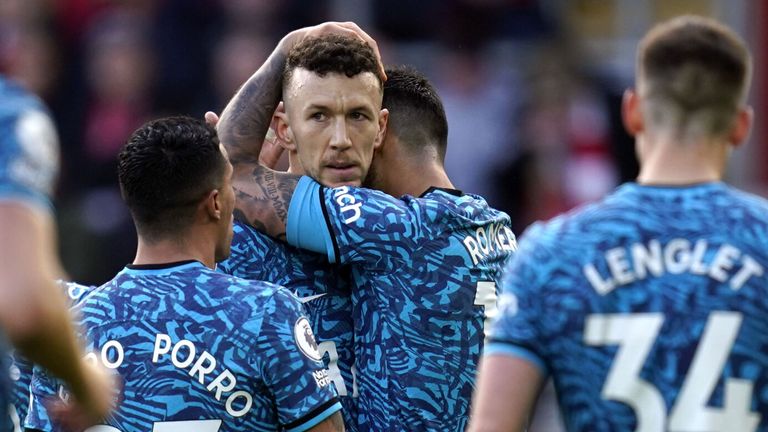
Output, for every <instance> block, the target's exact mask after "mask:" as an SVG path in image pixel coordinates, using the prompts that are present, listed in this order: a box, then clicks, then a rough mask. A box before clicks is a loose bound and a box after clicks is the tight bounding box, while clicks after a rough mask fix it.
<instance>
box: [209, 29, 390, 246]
mask: <svg viewBox="0 0 768 432" xmlns="http://www.w3.org/2000/svg"><path fill="white" fill-rule="evenodd" d="M326 34H340V35H344V36H347V37H351V38H355V39H359V40H362V41H363V42H365V43H367V44H368V45H370V46H371V47H372V48H373V49H374V51H375V53H376V56H377V59H379V55H378V49H377V48H376V43H375V41H373V39H372V38H370V36H368V35H367V34H366V33H365V32H363V31H362V30H361V29H360V28H359V27H357V25H355V24H354V23H349V22H347V23H336V22H329V23H323V24H320V25H317V26H314V27H307V28H303V29H299V30H295V31H293V32H291V33H289V34H288V35H286V36H285V37H284V38H283V39H282V40H281V41H280V42H279V43H278V45H277V47H276V48H275V50H274V51H273V52H272V54H271V55H270V56H269V58H268V59H267V61H266V62H265V63H264V64H263V65H262V67H261V68H259V70H258V71H257V72H256V73H255V74H254V75H253V76H251V78H249V79H248V81H246V83H245V84H244V85H243V86H242V87H241V88H240V90H239V91H238V92H237V94H236V95H235V96H234V98H233V99H232V100H231V101H230V102H229V104H227V107H226V108H225V109H224V112H223V113H222V115H221V119H220V121H219V123H218V126H217V128H218V132H219V137H220V139H221V142H222V144H224V147H225V148H226V150H227V152H228V155H229V158H230V161H231V162H232V165H233V167H234V177H233V180H234V185H235V188H236V190H237V210H238V214H237V216H238V218H240V219H243V220H245V221H247V222H248V223H250V224H252V225H253V226H255V227H256V228H258V229H260V230H262V231H264V232H266V233H267V234H270V235H272V236H274V237H277V238H283V237H284V235H285V222H286V220H287V210H288V205H289V203H290V199H291V196H292V194H293V190H294V188H295V187H296V182H297V181H298V177H299V176H297V175H291V174H287V173H281V172H277V171H273V170H270V169H268V168H266V167H263V166H262V165H260V163H259V153H260V151H261V145H262V143H263V141H264V138H265V136H266V133H267V130H268V129H269V125H270V122H271V121H272V116H273V113H274V112H275V108H276V107H277V105H278V103H279V102H280V99H281V95H282V90H283V79H282V78H283V69H284V67H285V62H286V59H287V56H288V53H289V52H290V50H291V49H292V48H293V47H294V46H296V45H297V44H299V43H301V42H302V41H304V40H306V39H308V38H313V37H318V36H321V35H326ZM379 67H380V71H379V72H380V73H381V74H382V75H383V66H381V62H380V60H379Z"/></svg>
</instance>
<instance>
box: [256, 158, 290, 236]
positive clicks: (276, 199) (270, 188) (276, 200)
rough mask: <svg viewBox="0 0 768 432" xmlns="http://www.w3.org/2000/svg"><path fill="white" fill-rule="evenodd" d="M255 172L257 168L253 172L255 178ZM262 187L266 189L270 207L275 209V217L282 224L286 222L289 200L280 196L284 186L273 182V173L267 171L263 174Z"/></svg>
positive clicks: (275, 181) (282, 195)
mask: <svg viewBox="0 0 768 432" xmlns="http://www.w3.org/2000/svg"><path fill="white" fill-rule="evenodd" d="M256 171H258V168H257V169H255V170H254V173H253V176H254V177H256V176H257V173H256ZM264 187H265V188H266V192H267V196H268V197H269V199H270V200H271V201H272V206H273V207H274V208H275V214H277V217H278V218H280V220H282V221H283V222H284V223H285V222H288V205H289V204H290V200H289V199H288V200H287V199H286V198H287V197H286V196H285V195H284V194H282V192H284V186H283V185H281V184H279V183H278V182H277V180H275V172H274V171H267V172H265V173H264ZM280 189H283V190H280Z"/></svg>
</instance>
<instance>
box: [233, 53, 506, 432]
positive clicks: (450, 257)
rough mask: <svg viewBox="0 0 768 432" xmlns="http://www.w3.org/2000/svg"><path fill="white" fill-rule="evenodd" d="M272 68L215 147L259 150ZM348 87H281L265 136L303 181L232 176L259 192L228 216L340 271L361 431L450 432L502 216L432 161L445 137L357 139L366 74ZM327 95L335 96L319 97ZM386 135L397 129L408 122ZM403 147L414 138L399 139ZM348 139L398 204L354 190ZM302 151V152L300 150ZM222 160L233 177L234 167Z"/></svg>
mask: <svg viewBox="0 0 768 432" xmlns="http://www.w3.org/2000/svg"><path fill="white" fill-rule="evenodd" d="M275 63H277V61H275ZM275 69H277V67H276V65H275V64H274V63H273V64H270V63H269V62H268V63H267V64H265V66H262V68H261V69H259V71H258V72H257V73H256V74H255V75H254V76H253V77H252V78H251V79H250V80H249V81H248V82H247V83H246V84H245V85H244V86H243V87H242V89H241V90H240V92H239V93H238V94H237V95H236V96H235V98H234V99H233V100H232V101H231V102H230V104H229V105H228V106H227V109H226V110H225V111H224V113H223V114H222V119H221V122H220V123H219V130H220V131H221V133H222V137H223V138H222V143H223V144H224V145H225V146H226V147H227V148H228V149H229V148H232V149H233V150H232V151H233V152H247V153H250V154H252V155H257V154H258V150H259V146H258V144H260V143H261V142H262V140H263V138H264V132H266V129H267V126H268V125H269V120H270V119H271V110H273V109H274V107H276V106H277V102H278V100H279V95H280V93H279V91H280V86H279V85H280V84H281V83H280V75H278V74H276V73H275V72H274V71H275ZM397 75H398V77H397V78H396V81H395V82H397V81H400V80H402V81H403V82H408V81H409V80H416V82H419V83H420V86H421V87H422V90H424V89H427V90H431V91H427V93H428V94H430V95H435V94H436V93H435V92H434V91H433V89H431V87H428V86H426V85H425V84H424V83H423V82H421V81H419V80H422V81H424V79H423V77H419V76H415V75H413V74H411V76H410V77H409V76H408V75H407V74H406V73H401V72H397ZM297 77H299V78H298V79H297ZM349 79H350V78H349V77H346V76H345V75H342V74H338V73H337V74H327V75H326V76H320V75H318V74H313V73H311V72H309V71H306V70H302V69H299V70H298V71H295V72H294V73H293V75H292V78H291V82H288V83H286V82H282V91H283V94H284V102H285V113H278V116H279V120H280V121H279V122H278V127H277V134H278V136H279V137H280V138H281V139H282V140H283V141H285V142H286V146H287V147H288V148H289V150H294V151H297V152H298V156H299V158H300V159H301V161H302V164H303V165H304V169H305V170H306V172H307V174H308V175H309V176H304V177H300V178H299V177H298V176H295V175H291V174H290V173H288V174H286V173H275V172H272V171H270V170H268V169H266V168H264V167H260V166H256V165H257V164H256V163H254V164H251V165H246V166H243V167H242V173H243V176H242V177H240V178H239V179H238V180H236V182H235V183H236V187H237V188H240V187H242V188H243V189H244V190H247V191H267V193H266V194H265V193H264V192H260V193H259V194H253V193H248V194H247V195H246V194H238V202H237V206H238V208H240V209H243V213H242V216H243V217H245V218H247V219H246V220H247V221H248V222H249V223H251V224H252V225H253V226H255V227H257V228H258V229H261V230H264V231H265V232H267V233H268V234H270V235H272V236H274V237H282V236H286V238H287V241H288V243H289V244H292V245H295V246H299V247H301V248H304V249H307V250H310V251H314V252H317V253H322V254H324V255H325V256H326V259H328V260H329V261H330V262H337V263H342V264H350V269H351V271H352V275H353V278H354V281H355V284H354V287H353V290H352V302H353V318H354V324H355V365H356V367H357V370H358V372H359V373H358V375H357V385H358V388H359V395H360V397H359V399H358V405H359V414H358V425H357V426H358V428H360V430H398V431H399V430H439V431H449V430H456V431H458V430H463V428H464V427H465V426H466V423H467V420H468V414H469V399H470V396H471V391H472V388H473V383H474V372H475V365H476V362H477V360H478V359H479V353H480V350H481V348H482V343H483V328H484V320H485V318H487V317H489V316H491V315H492V311H493V309H494V307H495V297H496V288H495V282H496V280H497V278H498V275H499V273H500V268H501V265H503V263H504V262H505V260H506V258H507V257H508V256H509V254H510V253H511V252H512V251H513V250H514V248H515V240H514V235H512V233H511V231H510V229H509V218H508V216H506V215H505V214H503V213H500V212H497V211H495V210H493V209H491V208H490V207H488V205H487V204H486V203H485V201H484V200H482V198H480V197H476V196H471V195H466V194H462V193H461V192H460V191H456V190H454V189H453V187H452V185H451V183H450V180H449V179H448V177H447V175H446V173H445V170H444V168H443V160H442V157H440V156H439V155H440V154H441V151H440V150H439V149H440V148H441V146H442V148H443V149H444V147H445V146H444V139H445V135H444V133H437V135H436V136H433V135H432V132H431V131H430V128H424V129H421V128H422V126H421V124H420V123H413V124H412V125H411V127H413V128H414V129H418V130H419V132H416V131H415V130H414V131H413V133H411V134H403V135H402V136H399V135H398V134H397V133H394V132H393V133H392V134H391V135H390V134H389V132H387V135H386V137H384V139H383V140H381V141H379V140H380V139H379V138H378V135H377V137H374V136H373V135H372V134H370V132H369V130H368V129H365V130H366V131H368V132H367V135H365V136H366V137H367V140H366V141H363V140H362V136H363V134H361V133H360V131H361V130H362V129H363V128H367V127H368V126H369V125H371V123H372V122H373V120H375V118H376V117H375V116H373V114H371V113H372V112H376V110H377V109H378V107H370V108H369V107H368V105H366V104H362V103H359V102H358V100H360V98H361V97H362V96H365V95H370V97H369V100H372V99H373V95H375V93H374V90H376V84H377V83H376V81H374V79H375V77H374V76H373V75H372V74H371V75H369V76H368V77H367V78H366V80H367V81H368V82H367V83H365V82H358V83H351V82H350V81H349ZM324 80H325V81H324ZM342 83H343V84H344V85H342ZM330 85H334V86H336V87H333V90H332V91H329V88H330ZM297 88H300V89H301V90H302V91H301V93H299V92H298V91H296V90H297ZM392 88H395V87H394V86H393V87H392ZM265 89H270V91H269V92H267V91H266V90H265ZM273 92H274V93H273ZM403 92H404V93H407V89H403ZM427 99H429V98H427ZM438 100H439V99H438ZM431 101H434V98H433V99H432V100H431ZM421 103H422V102H421V101H419V100H417V101H416V104H415V105H413V106H414V110H415V111H420V110H422V108H420V107H421V106H422V105H421ZM415 111H414V112H415ZM379 118H381V117H379ZM403 119H404V120H405V118H403ZM399 127H401V128H402V129H401V130H404V131H406V130H409V123H403V124H401V125H399ZM433 129H435V130H439V129H440V128H433ZM443 130H445V128H443ZM245 136H247V137H249V139H248V140H245V139H243V137H245ZM410 137H420V138H419V139H423V140H424V141H423V142H421V143H409V144H408V145H406V144H403V143H402V141H405V140H408V139H409V138H410ZM441 141H442V143H441ZM359 143H365V145H366V146H367V147H364V150H363V151H367V149H375V153H376V157H375V158H373V164H374V166H377V167H378V164H381V167H380V168H377V169H376V170H375V171H376V175H375V176H374V177H375V179H374V183H376V184H373V185H372V186H376V187H381V186H382V185H386V189H384V191H385V192H388V193H392V194H397V196H400V195H401V194H408V195H406V196H403V197H402V198H401V199H397V198H393V197H392V196H390V195H387V194H386V193H384V192H379V191H372V190H368V189H362V188H359V187H355V186H358V185H359V184H360V183H359V182H357V181H356V180H355V179H356V178H357V177H359V175H360V174H361V173H365V171H367V169H363V168H362V167H360V166H359V165H358V164H357V162H358V161H360V160H365V159H364V158H362V157H356V156H358V155H359V154H360V153H359V150H358V149H357V148H356V147H355V146H356V145H362V144H359ZM308 147H310V148H312V149H313V150H312V152H307V153H310V154H309V156H308V155H307V154H302V152H305V151H306V149H307V148H308ZM413 149H419V150H418V151H415V152H414V151H412V150H413ZM313 153H314V154H315V155H320V156H322V157H316V158H312V154H313ZM252 157H253V156H252ZM411 158H414V159H411ZM305 161H307V162H309V163H314V164H315V166H313V167H311V168H310V167H308V163H305ZM233 164H234V165H235V167H236V168H235V169H236V170H237V169H238V168H237V166H238V164H240V162H239V161H238V160H235V159H233ZM384 167H386V168H384ZM334 178H336V179H338V180H340V181H336V182H334V181H330V180H331V179H334ZM313 179H314V180H313ZM315 180H317V181H315ZM328 186H330V187H328ZM270 190H273V191H276V192H275V193H269V192H268V191H270ZM265 195H266V196H265ZM285 210H287V212H286V211H285ZM286 229H287V231H286ZM478 239H479V240H478Z"/></svg>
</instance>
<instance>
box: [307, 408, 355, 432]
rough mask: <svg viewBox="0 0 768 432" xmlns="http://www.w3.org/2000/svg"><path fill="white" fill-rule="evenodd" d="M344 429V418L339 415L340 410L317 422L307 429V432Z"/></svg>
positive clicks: (342, 431) (327, 431) (337, 431)
mask: <svg viewBox="0 0 768 432" xmlns="http://www.w3.org/2000/svg"><path fill="white" fill-rule="evenodd" d="M345 430H346V429H344V419H342V417H341V412H340V411H337V412H335V413H333V414H332V415H331V416H330V417H328V418H327V419H325V420H323V421H321V422H320V423H318V425H317V426H315V427H313V428H312V429H308V432H344V431H345Z"/></svg>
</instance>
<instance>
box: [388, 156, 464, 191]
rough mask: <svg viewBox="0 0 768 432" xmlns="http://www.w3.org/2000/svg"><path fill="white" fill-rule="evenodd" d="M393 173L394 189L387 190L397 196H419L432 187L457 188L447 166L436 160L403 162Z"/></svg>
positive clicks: (392, 185) (392, 187)
mask: <svg viewBox="0 0 768 432" xmlns="http://www.w3.org/2000/svg"><path fill="white" fill-rule="evenodd" d="M392 174H394V175H392V176H390V178H392V182H391V183H392V184H391V186H390V187H389V188H391V189H392V191H387V192H388V193H389V194H390V195H392V196H395V197H400V196H403V195H412V196H419V195H421V194H423V193H424V191H426V190H427V189H429V188H431V187H438V188H446V189H455V188H454V186H453V183H451V179H449V178H448V174H447V173H446V172H445V168H443V166H442V165H440V164H439V163H438V162H436V161H421V162H417V161H413V160H411V161H409V162H407V163H404V164H402V165H401V166H400V167H399V169H397V170H395V172H394V173H392Z"/></svg>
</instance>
